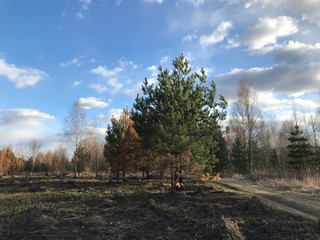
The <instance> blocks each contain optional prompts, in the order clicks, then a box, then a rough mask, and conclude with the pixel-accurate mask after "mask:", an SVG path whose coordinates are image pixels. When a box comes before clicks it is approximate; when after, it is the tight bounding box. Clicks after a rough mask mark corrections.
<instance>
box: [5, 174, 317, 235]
mask: <svg viewBox="0 0 320 240" xmlns="http://www.w3.org/2000/svg"><path fill="white" fill-rule="evenodd" d="M0 239H79V240H80V239H184V240H185V239H259V240H261V239H312V240H314V239H320V238H319V226H318V223H316V222H315V221H313V220H311V219H308V218H305V217H302V216H299V215H295V214H291V213H288V212H287V211H283V210H281V209H279V208H274V207H272V206H269V205H265V204H263V203H262V202H261V201H260V200H259V199H258V198H256V197H251V196H248V195H244V194H237V193H234V192H229V191H225V190H224V187H215V186H212V185H211V184H207V183H204V184H203V183H197V182H196V181H193V180H188V181H186V188H185V191H181V192H177V193H176V194H175V196H171V194H170V193H169V191H168V188H167V185H166V184H163V182H161V181H159V180H130V181H129V182H126V183H115V182H112V181H111V182H110V181H108V180H107V179H71V178H70V179H58V178H16V179H9V178H2V179H0Z"/></svg>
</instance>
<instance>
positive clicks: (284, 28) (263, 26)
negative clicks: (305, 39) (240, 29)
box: [243, 16, 298, 49]
mask: <svg viewBox="0 0 320 240" xmlns="http://www.w3.org/2000/svg"><path fill="white" fill-rule="evenodd" d="M297 32H298V26H297V24H296V22H295V21H294V20H293V19H292V18H291V17H288V16H280V17H278V18H260V19H259V20H258V22H257V23H256V25H255V26H254V27H253V28H252V29H250V30H249V31H248V32H247V34H246V35H245V36H244V37H243V41H244V43H245V44H246V45H248V46H249V47H250V48H251V49H260V48H263V47H266V46H268V45H272V44H275V43H277V39H278V38H279V37H284V36H289V35H292V34H294V33H297Z"/></svg>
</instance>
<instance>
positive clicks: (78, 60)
mask: <svg viewBox="0 0 320 240" xmlns="http://www.w3.org/2000/svg"><path fill="white" fill-rule="evenodd" d="M82 60H83V56H81V57H74V58H73V59H71V60H69V61H67V62H63V63H60V66H61V67H69V66H72V65H75V66H78V67H79V66H81V65H82V64H83V61H82Z"/></svg>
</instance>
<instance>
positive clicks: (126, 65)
mask: <svg viewBox="0 0 320 240" xmlns="http://www.w3.org/2000/svg"><path fill="white" fill-rule="evenodd" d="M118 63H119V65H120V68H122V69H130V70H136V69H137V68H138V65H137V64H135V63H134V62H133V61H128V60H126V59H124V58H121V59H119V60H118Z"/></svg>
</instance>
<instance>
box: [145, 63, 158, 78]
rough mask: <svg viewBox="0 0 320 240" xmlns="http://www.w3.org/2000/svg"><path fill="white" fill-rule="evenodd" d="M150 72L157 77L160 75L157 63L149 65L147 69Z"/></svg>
mask: <svg viewBox="0 0 320 240" xmlns="http://www.w3.org/2000/svg"><path fill="white" fill-rule="evenodd" d="M147 70H148V71H149V72H151V76H152V77H157V76H158V67H157V66H156V65H152V66H150V67H148V69H147Z"/></svg>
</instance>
